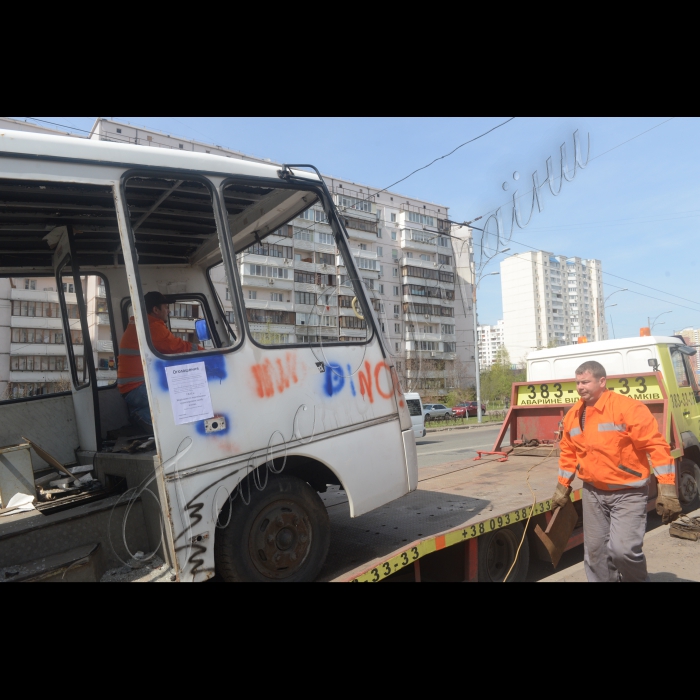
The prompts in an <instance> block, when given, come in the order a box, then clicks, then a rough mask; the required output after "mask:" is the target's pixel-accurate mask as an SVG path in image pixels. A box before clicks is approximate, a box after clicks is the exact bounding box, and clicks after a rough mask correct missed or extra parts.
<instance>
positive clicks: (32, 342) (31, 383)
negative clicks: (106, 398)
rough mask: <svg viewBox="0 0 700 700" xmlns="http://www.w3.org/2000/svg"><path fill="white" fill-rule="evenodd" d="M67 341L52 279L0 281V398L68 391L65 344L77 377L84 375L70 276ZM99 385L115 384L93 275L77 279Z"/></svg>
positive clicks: (102, 302)
mask: <svg viewBox="0 0 700 700" xmlns="http://www.w3.org/2000/svg"><path fill="white" fill-rule="evenodd" d="M63 284H64V287H65V299H66V311H67V314H68V319H69V322H68V323H69V328H70V337H69V338H66V337H65V332H64V326H63V319H62V312H61V307H60V304H59V299H58V292H57V291H56V280H55V279H53V278H51V277H9V278H0V400H2V399H18V398H25V397H29V396H39V395H41V394H51V393H56V392H60V391H67V390H68V389H70V375H69V372H68V361H67V347H66V346H67V344H70V345H71V346H72V350H73V353H74V354H75V358H76V367H77V370H78V373H81V372H84V371H85V369H86V368H85V365H84V362H83V356H84V343H83V332H82V329H81V327H80V321H79V318H78V302H77V298H76V294H75V289H74V282H73V278H71V279H70V281H66V282H64V283H63ZM81 285H82V290H83V296H84V299H85V304H86V306H87V312H88V313H87V319H88V329H89V333H90V341H91V346H92V350H93V357H94V364H95V370H96V378H97V384H98V386H105V385H107V384H111V383H112V382H114V381H115V380H116V376H117V373H116V365H115V362H114V346H113V343H112V329H111V326H110V320H109V314H108V310H107V299H106V291H105V286H104V284H103V282H102V279H101V278H100V277H98V276H97V275H85V276H83V277H81Z"/></svg>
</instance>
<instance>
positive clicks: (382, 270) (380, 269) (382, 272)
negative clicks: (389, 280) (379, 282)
mask: <svg viewBox="0 0 700 700" xmlns="http://www.w3.org/2000/svg"><path fill="white" fill-rule="evenodd" d="M379 276H380V277H384V265H380V266H379Z"/></svg>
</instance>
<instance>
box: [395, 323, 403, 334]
mask: <svg viewBox="0 0 700 700" xmlns="http://www.w3.org/2000/svg"><path fill="white" fill-rule="evenodd" d="M394 333H401V324H400V323H395V324H394Z"/></svg>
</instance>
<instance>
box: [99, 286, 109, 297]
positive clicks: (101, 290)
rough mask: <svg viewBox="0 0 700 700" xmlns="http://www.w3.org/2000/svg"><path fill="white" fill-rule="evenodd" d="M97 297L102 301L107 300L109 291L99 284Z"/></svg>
mask: <svg viewBox="0 0 700 700" xmlns="http://www.w3.org/2000/svg"><path fill="white" fill-rule="evenodd" d="M97 296H98V297H99V298H100V299H106V298H107V290H106V288H105V286H104V285H103V284H98V285H97Z"/></svg>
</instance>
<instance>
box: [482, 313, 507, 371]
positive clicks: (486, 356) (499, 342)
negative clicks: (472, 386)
mask: <svg viewBox="0 0 700 700" xmlns="http://www.w3.org/2000/svg"><path fill="white" fill-rule="evenodd" d="M503 328H504V323H503V319H501V320H500V321H498V322H497V323H496V325H495V326H478V328H477V336H478V338H479V369H480V370H482V371H483V370H485V369H488V368H489V367H491V365H492V364H493V363H494V361H495V360H496V357H497V355H498V351H499V350H500V349H501V348H502V347H503V345H504V342H505V340H504V330H503Z"/></svg>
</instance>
